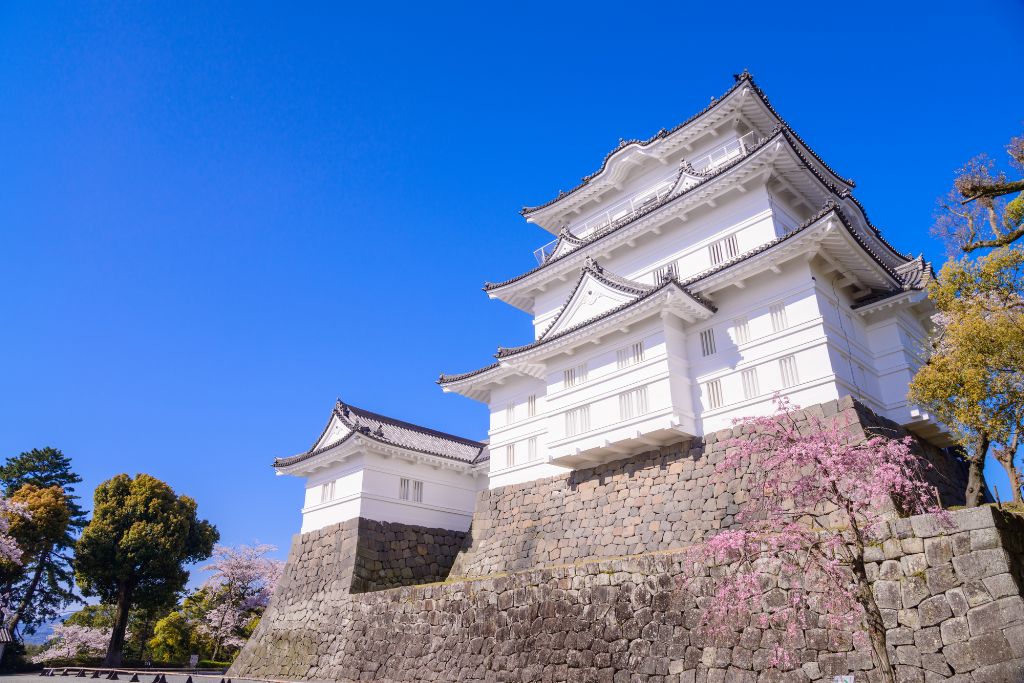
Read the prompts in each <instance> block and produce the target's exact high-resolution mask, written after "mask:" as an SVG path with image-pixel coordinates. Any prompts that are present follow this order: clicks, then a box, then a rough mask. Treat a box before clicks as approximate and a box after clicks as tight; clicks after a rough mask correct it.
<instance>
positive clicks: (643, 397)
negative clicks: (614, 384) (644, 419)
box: [619, 387, 647, 420]
mask: <svg viewBox="0 0 1024 683" xmlns="http://www.w3.org/2000/svg"><path fill="white" fill-rule="evenodd" d="M646 412H647V387H640V388H638V389H633V390H632V391H627V392H625V393H623V394H619V419H621V420H628V419H630V418H633V417H636V416H637V415H643V414H644V413H646Z"/></svg>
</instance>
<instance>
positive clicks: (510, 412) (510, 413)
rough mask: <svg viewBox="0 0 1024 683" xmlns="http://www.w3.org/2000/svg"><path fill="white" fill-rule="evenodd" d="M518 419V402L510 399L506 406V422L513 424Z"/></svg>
mask: <svg viewBox="0 0 1024 683" xmlns="http://www.w3.org/2000/svg"><path fill="white" fill-rule="evenodd" d="M515 421H516V404H515V403H514V402H513V401H509V402H508V405H506V406H505V424H509V425H510V424H512V423H513V422H515Z"/></svg>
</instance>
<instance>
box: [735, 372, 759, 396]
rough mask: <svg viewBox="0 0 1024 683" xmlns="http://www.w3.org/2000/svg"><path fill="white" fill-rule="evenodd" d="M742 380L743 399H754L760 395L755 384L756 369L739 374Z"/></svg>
mask: <svg viewBox="0 0 1024 683" xmlns="http://www.w3.org/2000/svg"><path fill="white" fill-rule="evenodd" d="M740 376H741V377H742V378H743V398H755V397H757V396H760V395H761V388H760V387H759V386H758V384H757V368H750V369H748V370H744V371H743V372H742V373H740Z"/></svg>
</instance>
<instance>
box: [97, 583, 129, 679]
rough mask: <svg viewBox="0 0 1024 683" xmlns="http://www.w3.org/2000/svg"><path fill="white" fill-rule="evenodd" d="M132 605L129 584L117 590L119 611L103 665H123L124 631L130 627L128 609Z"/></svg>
mask: <svg viewBox="0 0 1024 683" xmlns="http://www.w3.org/2000/svg"><path fill="white" fill-rule="evenodd" d="M131 606H132V591H131V589H130V588H129V587H128V585H127V584H121V586H120V587H119V588H118V590H117V611H116V613H115V615H114V630H113V632H112V633H111V634H110V645H108V646H107V656H106V657H105V658H104V659H103V666H121V660H122V657H123V654H122V653H123V651H124V632H125V630H126V629H127V628H128V611H129V610H130V609H131Z"/></svg>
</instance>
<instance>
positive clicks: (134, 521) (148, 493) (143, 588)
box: [75, 474, 220, 666]
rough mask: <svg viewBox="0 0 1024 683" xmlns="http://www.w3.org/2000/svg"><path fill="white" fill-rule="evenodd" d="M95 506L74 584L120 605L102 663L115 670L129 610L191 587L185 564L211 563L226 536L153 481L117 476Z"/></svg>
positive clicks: (145, 477) (81, 544)
mask: <svg viewBox="0 0 1024 683" xmlns="http://www.w3.org/2000/svg"><path fill="white" fill-rule="evenodd" d="M93 501H94V504H93V517H92V521H90V522H89V524H88V525H87V526H86V527H85V529H84V530H83V531H82V536H81V538H80V539H79V540H78V544H77V546H76V557H75V577H76V578H77V579H78V583H79V585H80V586H81V588H82V593H83V594H85V595H95V596H99V598H100V599H101V600H102V601H104V602H108V603H113V604H114V605H115V606H116V612H115V617H114V624H113V633H112V634H111V637H110V647H109V648H108V649H107V655H106V658H105V660H104V663H105V665H107V666H117V665H119V664H120V663H121V659H122V652H123V646H124V633H125V628H126V626H127V624H128V615H129V611H130V609H131V607H132V606H137V607H143V608H147V607H154V606H158V605H165V604H167V602H168V601H169V600H170V599H172V598H173V596H174V595H175V594H177V593H178V592H180V591H181V590H182V589H183V588H184V587H185V583H186V581H188V571H187V570H186V569H185V565H186V564H188V563H191V562H198V561H200V560H203V559H206V558H208V557H210V554H211V553H212V552H213V546H214V544H215V543H216V542H217V540H218V538H219V537H220V534H219V533H218V532H217V529H216V527H214V526H213V525H212V524H210V523H209V522H207V521H206V520H200V519H199V518H198V517H197V515H196V502H195V501H194V500H193V499H192V498H189V497H188V496H179V495H177V494H176V493H175V492H174V491H173V490H172V489H171V487H170V486H168V485H167V484H165V483H164V482H162V481H160V480H159V479H156V478H154V477H151V476H150V475H148V474H139V475H136V477H135V478H134V479H133V478H132V477H129V476H128V475H127V474H119V475H117V476H115V477H113V478H112V479H109V480H107V481H105V482H103V483H102V484H100V485H99V486H98V487H97V488H96V492H95V493H94V495H93Z"/></svg>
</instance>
